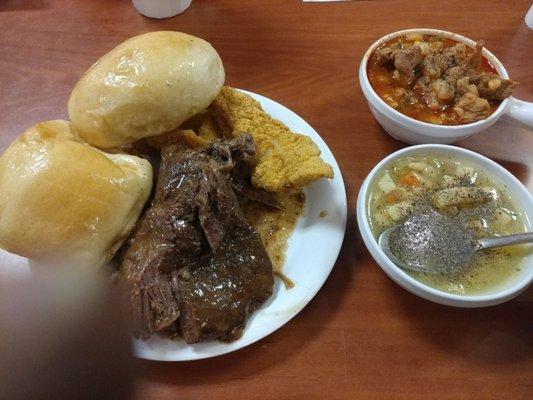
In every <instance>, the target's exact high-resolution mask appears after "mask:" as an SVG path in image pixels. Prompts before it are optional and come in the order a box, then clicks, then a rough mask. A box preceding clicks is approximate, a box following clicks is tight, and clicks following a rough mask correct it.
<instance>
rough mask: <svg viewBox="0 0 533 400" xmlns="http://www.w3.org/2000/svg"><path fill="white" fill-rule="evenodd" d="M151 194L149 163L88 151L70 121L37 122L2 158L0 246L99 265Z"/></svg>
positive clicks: (34, 256) (40, 256)
mask: <svg viewBox="0 0 533 400" xmlns="http://www.w3.org/2000/svg"><path fill="white" fill-rule="evenodd" d="M151 187H152V167H151V165H150V163H148V162H147V161H146V160H143V159H140V158H138V157H134V156H130V155H123V154H107V153H104V152H102V151H100V150H98V149H96V148H94V147H91V146H90V145H88V144H86V143H84V142H83V141H82V140H81V139H80V138H79V136H78V135H77V133H76V132H75V131H74V129H73V127H72V125H71V124H70V123H69V122H66V121H61V120H57V121H48V122H42V123H40V124H37V125H35V126H33V127H31V128H29V129H28V130H26V131H25V132H24V133H23V134H22V135H21V136H19V137H18V138H17V139H16V140H15V141H14V142H13V143H12V144H11V146H10V147H9V148H8V149H7V150H6V152H5V153H4V154H3V155H2V156H1V157H0V247H2V248H4V249H5V250H7V251H10V252H13V253H16V254H19V255H22V256H25V257H29V258H32V259H38V260H57V259H61V260H62V261H72V262H78V263H84V264H102V263H103V262H105V261H107V260H108V259H109V258H111V257H112V256H113V254H114V253H115V251H116V250H117V249H118V247H119V246H120V244H121V243H122V241H123V240H124V239H125V238H126V236H127V235H128V234H129V232H130V231H131V229H132V228H133V226H134V224H135V222H136V220H137V218H138V217H139V215H140V213H141V211H142V209H143V206H144V204H145V202H146V200H147V199H148V196H149V194H150V191H151Z"/></svg>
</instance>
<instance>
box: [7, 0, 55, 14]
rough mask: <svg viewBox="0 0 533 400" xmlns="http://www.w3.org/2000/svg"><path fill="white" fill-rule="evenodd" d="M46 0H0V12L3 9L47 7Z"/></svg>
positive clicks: (19, 9)
mask: <svg viewBox="0 0 533 400" xmlns="http://www.w3.org/2000/svg"><path fill="white" fill-rule="evenodd" d="M47 3H48V1H47V0H34V1H31V2H30V1H27V0H2V1H1V2H0V12H4V11H23V10H41V9H44V8H48V4H47Z"/></svg>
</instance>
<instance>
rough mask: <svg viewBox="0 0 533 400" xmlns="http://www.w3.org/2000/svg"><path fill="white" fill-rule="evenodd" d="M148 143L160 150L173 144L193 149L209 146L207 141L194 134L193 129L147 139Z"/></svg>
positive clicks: (174, 131) (178, 130)
mask: <svg viewBox="0 0 533 400" xmlns="http://www.w3.org/2000/svg"><path fill="white" fill-rule="evenodd" d="M146 142H147V143H148V144H149V145H150V146H152V147H154V148H156V149H158V150H161V149H162V148H163V147H165V146H169V145H171V144H182V145H184V146H186V147H188V148H192V149H195V148H198V147H204V146H205V145H206V144H207V141H206V140H205V139H203V138H202V137H200V136H198V135H197V134H196V133H194V131H193V130H192V129H181V128H178V129H174V130H173V131H170V132H167V133H163V134H162V135H158V136H152V137H149V138H146Z"/></svg>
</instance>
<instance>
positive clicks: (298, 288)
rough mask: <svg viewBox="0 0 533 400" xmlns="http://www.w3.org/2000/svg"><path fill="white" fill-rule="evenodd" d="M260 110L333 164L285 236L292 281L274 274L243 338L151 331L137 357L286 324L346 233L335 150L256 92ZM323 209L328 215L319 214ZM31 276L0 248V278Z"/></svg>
mask: <svg viewBox="0 0 533 400" xmlns="http://www.w3.org/2000/svg"><path fill="white" fill-rule="evenodd" d="M243 92H245V93H247V94H249V95H250V96H252V97H253V98H255V99H256V100H258V101H259V102H260V103H261V105H262V107H263V108H264V110H265V111H266V112H268V113H269V114H270V115H271V116H272V117H274V118H276V119H278V120H280V121H281V122H283V123H284V124H285V125H287V126H288V127H289V128H290V129H291V130H292V131H294V132H298V133H301V134H304V135H307V136H309V137H310V138H311V139H313V141H314V142H315V143H316V144H317V146H318V147H319V148H320V151H321V152H322V158H323V159H324V161H326V162H327V163H329V164H330V165H331V166H332V167H333V171H334V174H335V177H334V179H332V180H327V179H322V180H320V181H317V182H315V183H314V184H312V185H310V186H309V187H308V188H307V189H306V190H305V193H306V196H307V204H306V210H305V214H304V215H303V216H302V217H301V218H300V220H299V221H298V224H297V226H296V229H295V231H294V233H293V234H292V236H291V238H290V239H289V244H288V249H287V253H286V261H285V266H284V269H283V271H284V273H285V275H287V277H289V278H290V279H291V280H292V281H293V282H294V283H295V286H294V287H293V288H292V289H289V290H287V289H285V287H284V285H283V284H282V283H281V282H280V281H279V280H277V279H276V282H275V285H274V292H273V294H272V297H271V298H270V299H269V300H268V301H267V302H266V303H265V304H263V306H262V307H261V308H259V309H258V310H257V311H256V312H255V313H254V314H253V315H252V316H251V317H250V318H249V320H248V322H247V324H246V328H245V329H244V332H243V335H242V337H241V338H240V339H239V340H237V341H235V342H233V343H229V344H226V343H220V342H216V341H211V342H204V343H199V344H194V345H188V344H186V343H185V342H183V341H172V340H169V339H162V338H159V337H156V336H153V337H152V338H150V339H149V340H148V341H146V342H143V341H140V340H137V339H133V349H134V353H135V355H136V356H137V357H139V358H144V359H148V360H159V361H186V360H197V359H201V358H208V357H214V356H218V355H221V354H225V353H229V352H232V351H235V350H238V349H241V348H243V347H245V346H248V345H249V344H252V343H254V342H256V341H258V340H260V339H262V338H264V337H265V336H267V335H269V334H270V333H272V332H274V331H275V330H277V329H279V328H280V327H282V326H283V325H284V324H286V323H287V322H288V321H289V320H290V319H291V318H293V317H294V316H295V315H296V314H298V313H299V312H300V310H302V309H303V308H304V307H305V305H306V304H307V303H309V301H311V299H312V298H313V297H314V296H315V294H316V293H317V292H318V290H319V289H320V288H321V287H322V285H323V284H324V282H325V281H326V279H327V277H328V275H329V273H330V272H331V270H332V268H333V265H334V264H335V261H336V260H337V256H338V254H339V251H340V248H341V244H342V241H343V238H344V231H345V226H346V211H347V208H346V192H345V189H344V182H343V180H342V175H341V171H340V169H339V166H338V165H337V162H336V161H335V158H334V157H333V154H331V151H330V150H329V148H328V146H327V145H326V143H324V141H323V140H322V138H321V137H320V136H319V135H318V133H316V131H315V130H314V129H313V128H312V127H311V126H310V125H309V124H308V123H307V122H305V121H304V120H303V119H302V118H300V117H299V116H298V115H296V114H295V113H294V112H292V111H291V110H289V109H287V108H286V107H284V106H282V105H281V104H278V103H276V102H275V101H273V100H270V99H267V98H266V97H263V96H260V95H258V94H255V93H251V92H247V91H244V90H243ZM322 211H325V212H326V213H325V214H326V216H325V217H320V214H321V212H322ZM31 275H32V273H31V268H30V266H29V264H28V260H27V259H25V258H22V257H18V256H15V255H13V254H10V253H7V252H5V251H3V250H0V279H6V278H9V279H19V278H27V277H30V276H31Z"/></svg>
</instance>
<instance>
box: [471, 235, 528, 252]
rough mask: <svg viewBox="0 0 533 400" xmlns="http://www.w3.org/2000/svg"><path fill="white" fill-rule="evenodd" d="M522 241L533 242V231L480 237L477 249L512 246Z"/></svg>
mask: <svg viewBox="0 0 533 400" xmlns="http://www.w3.org/2000/svg"><path fill="white" fill-rule="evenodd" d="M522 243H533V232H527V233H516V234H514V235H507V236H497V237H491V238H486V239H479V240H478V241H477V246H476V250H483V249H492V248H493V247H502V246H510V245H513V244H522Z"/></svg>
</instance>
